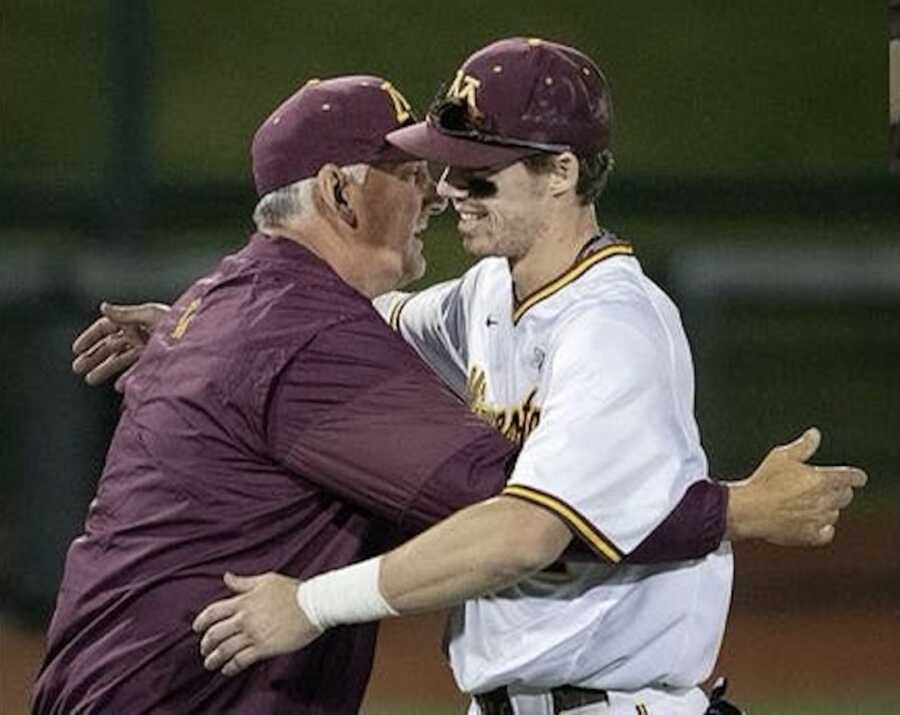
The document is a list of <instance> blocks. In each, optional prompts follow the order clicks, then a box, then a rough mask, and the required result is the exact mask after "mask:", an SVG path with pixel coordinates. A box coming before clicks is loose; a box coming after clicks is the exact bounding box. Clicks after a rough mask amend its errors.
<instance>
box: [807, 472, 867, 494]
mask: <svg viewBox="0 0 900 715" xmlns="http://www.w3.org/2000/svg"><path fill="white" fill-rule="evenodd" d="M813 469H815V471H816V474H818V475H819V477H820V478H821V479H822V480H824V481H825V482H827V483H828V485H829V486H831V487H832V488H834V489H843V488H845V487H853V488H854V489H859V488H860V487H864V486H865V485H866V482H867V481H869V477H868V475H867V474H866V473H865V472H864V471H863V470H862V469H857V468H856V467H813Z"/></svg>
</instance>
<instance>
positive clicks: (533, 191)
mask: <svg viewBox="0 0 900 715" xmlns="http://www.w3.org/2000/svg"><path fill="white" fill-rule="evenodd" d="M438 193H439V194H440V195H441V196H442V197H445V198H447V199H449V200H450V201H452V202H453V208H454V209H455V210H456V212H457V213H458V214H459V223H458V224H457V227H458V229H459V233H460V236H461V237H462V241H463V247H464V248H465V249H466V251H468V252H469V253H471V254H472V255H475V256H502V257H505V258H512V259H516V258H521V257H522V256H524V255H525V254H526V253H527V252H528V249H529V248H530V247H531V245H532V244H533V243H534V240H535V239H536V237H538V236H540V235H541V234H542V233H543V232H544V230H545V228H546V226H545V222H546V219H545V218H544V214H545V211H544V208H543V207H544V201H545V200H546V198H547V191H546V178H545V177H544V176H543V175H539V174H536V173H534V172H531V171H529V170H528V169H527V168H526V167H525V164H524V163H522V162H521V161H519V162H516V163H515V164H511V165H510V166H507V167H504V168H502V169H497V170H472V169H457V168H453V167H449V168H447V169H446V170H445V171H444V173H443V175H442V176H441V179H440V181H439V182H438Z"/></svg>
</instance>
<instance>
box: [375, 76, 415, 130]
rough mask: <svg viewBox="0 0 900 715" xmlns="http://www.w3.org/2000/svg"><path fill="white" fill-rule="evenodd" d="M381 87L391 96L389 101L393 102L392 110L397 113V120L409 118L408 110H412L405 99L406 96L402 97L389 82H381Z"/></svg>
mask: <svg viewBox="0 0 900 715" xmlns="http://www.w3.org/2000/svg"><path fill="white" fill-rule="evenodd" d="M381 89H383V90H384V91H385V92H387V95H388V97H390V98H391V101H392V102H393V103H394V111H395V112H396V113H397V121H398V122H405V121H406V120H407V119H409V118H410V116H411V115H410V112H411V110H412V105H410V103H409V102H407V101H406V97H404V96H403V95H402V94H400V92H398V91H397V89H396V88H395V87H394V85H392V84H391V83H390V82H382V83H381Z"/></svg>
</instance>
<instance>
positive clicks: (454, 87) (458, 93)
mask: <svg viewBox="0 0 900 715" xmlns="http://www.w3.org/2000/svg"><path fill="white" fill-rule="evenodd" d="M480 86H481V81H480V80H477V79H475V78H474V77H472V76H471V75H467V74H465V73H464V72H463V71H462V70H460V71H459V72H457V73H456V79H454V80H453V84H451V85H450V89H449V90H447V97H448V98H449V99H458V100H461V101H464V102H465V103H466V104H468V105H469V111H470V112H472V114H473V115H474V116H476V117H479V116H481V112H479V111H478V103H477V100H476V98H475V94H476V92H477V91H478V88H479V87H480Z"/></svg>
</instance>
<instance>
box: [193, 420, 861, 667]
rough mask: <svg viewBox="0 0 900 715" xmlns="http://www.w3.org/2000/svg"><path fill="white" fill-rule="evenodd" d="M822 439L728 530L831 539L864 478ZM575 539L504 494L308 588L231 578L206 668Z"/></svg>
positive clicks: (537, 565)
mask: <svg viewBox="0 0 900 715" xmlns="http://www.w3.org/2000/svg"><path fill="white" fill-rule="evenodd" d="M819 441H820V436H819V432H818V430H816V429H810V430H807V431H806V432H805V433H804V434H803V436H801V437H800V438H799V439H797V440H796V441H795V442H793V443H791V444H789V445H785V446H782V447H777V448H776V449H774V450H772V452H770V454H769V455H768V456H767V457H766V459H765V460H764V461H763V463H762V465H760V467H759V469H757V470H756V471H755V472H754V474H753V475H752V476H751V477H749V478H748V479H747V480H745V481H744V482H743V483H741V484H739V485H736V488H735V489H732V491H731V496H732V499H733V501H734V502H736V503H735V505H734V506H735V508H736V512H737V513H738V515H743V514H744V513H745V510H746V516H741V517H740V519H739V524H738V526H737V527H735V526H731V527H730V534H731V535H732V536H733V537H734V538H737V539H744V538H766V539H767V540H771V541H775V542H776V543H778V541H779V540H780V539H782V538H783V539H785V541H783V542H782V543H788V544H794V543H798V542H797V541H795V538H796V531H795V529H794V528H793V527H792V526H791V525H792V524H793V523H794V522H795V521H800V522H802V523H804V524H806V525H807V527H808V528H807V531H806V532H805V534H806V535H805V536H804V539H803V540H802V541H801V542H799V543H802V544H803V545H806V544H808V543H816V544H826V543H828V542H830V541H831V540H832V538H833V537H834V523H835V521H836V520H837V517H838V512H839V510H840V509H841V508H842V506H841V504H843V505H844V506H845V505H846V504H849V502H850V500H851V499H852V494H853V488H854V487H857V488H858V487H861V486H863V485H864V484H865V482H866V475H865V473H864V472H862V471H861V470H858V469H854V468H851V467H817V466H812V465H808V464H805V461H806V460H807V459H809V457H811V456H812V454H813V453H814V452H815V450H816V448H817V447H818V444H819ZM773 469H774V470H775V471H769V470H773ZM772 474H787V475H789V476H791V477H792V478H793V489H792V490H791V493H790V494H787V493H781V495H780V496H778V497H775V498H773V497H772V495H771V489H770V484H769V482H770V480H771V475H772ZM786 483H787V482H786V481H782V482H781V485H782V486H780V487H779V489H782V487H783V485H784V484H786ZM735 497H737V498H736V499H735ZM770 507H771V508H770ZM571 541H572V533H571V531H570V530H569V528H568V526H567V525H566V524H565V523H563V521H562V520H561V519H560V518H559V517H558V516H557V515H556V514H555V513H554V512H551V511H548V510H546V509H543V508H541V507H540V506H537V505H535V504H533V503H531V502H526V501H522V500H519V499H515V498H512V497H506V496H500V497H496V498H493V499H489V500H487V501H484V502H481V503H479V504H476V505H474V506H471V507H468V508H466V509H463V510H462V511H460V512H458V513H457V514H455V515H453V516H451V517H449V518H448V519H446V520H445V521H443V522H441V523H440V524H438V525H436V526H434V527H432V528H431V529H429V530H428V531H426V532H424V533H423V534H421V535H420V536H418V537H416V538H415V539H413V540H411V541H408V542H407V543H406V544H404V545H402V546H400V547H399V548H397V549H395V550H393V551H391V552H389V553H388V554H386V555H385V556H383V557H379V558H377V559H372V560H370V561H368V562H363V563H362V564H356V565H353V566H349V567H347V568H344V569H338V570H336V571H331V572H328V573H325V574H322V575H320V576H316V577H315V578H313V579H310V580H309V581H307V582H305V583H303V584H300V583H299V582H298V581H297V580H295V579H291V578H287V577H285V576H281V575H278V574H272V573H270V574H263V575H261V576H253V577H247V578H241V577H237V576H233V575H231V574H227V575H226V577H225V583H226V585H227V586H228V587H229V588H230V589H231V590H232V591H233V592H235V593H237V594H238V595H236V596H234V597H232V598H229V599H225V600H221V601H217V602H216V603H213V604H211V605H210V606H208V607H207V608H206V609H204V611H203V612H202V613H201V614H200V615H199V616H198V617H197V619H196V620H195V622H194V630H195V631H196V632H197V633H203V634H204V635H203V639H202V641H201V654H202V655H203V656H204V658H205V660H204V664H205V666H206V667H207V668H208V669H209V670H218V669H221V670H222V672H223V674H225V675H234V674H236V673H239V672H241V671H242V670H244V669H245V668H247V667H249V666H250V665H252V664H253V663H255V662H258V661H260V660H264V659H266V658H271V657H273V656H275V655H279V654H282V653H288V652H291V651H294V650H297V649H299V648H302V647H304V646H306V645H308V644H309V643H311V642H312V641H313V640H315V639H316V638H317V637H318V636H319V635H320V634H321V633H322V632H323V631H324V630H325V629H327V628H330V627H334V626H338V625H344V624H349V623H358V622H364V621H368V620H378V619H380V618H384V617H387V616H394V615H405V614H411V613H418V612H422V611H430V610H439V609H444V608H448V607H450V606H454V605H457V604H459V603H462V602H463V601H465V600H468V599H470V598H475V597H477V596H482V595H484V594H487V593H492V592H495V591H499V590H502V589H503V588H505V587H507V586H510V585H512V584H514V583H516V582H518V581H520V580H521V579H523V578H525V577H526V576H528V575H530V574H532V573H535V572H537V571H540V570H541V569H543V568H545V567H546V566H548V565H549V564H551V563H553V562H555V561H556V560H557V559H559V557H560V556H561V555H562V553H563V552H564V551H565V549H566V547H567V546H568V545H569V544H570V542H571ZM642 547H643V544H642V545H641V546H639V547H638V549H640V548H642ZM625 560H626V561H629V560H630V559H629V558H628V556H626V557H625ZM300 603H303V605H304V607H303V608H301V606H300ZM310 614H312V616H313V617H312V618H310Z"/></svg>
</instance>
